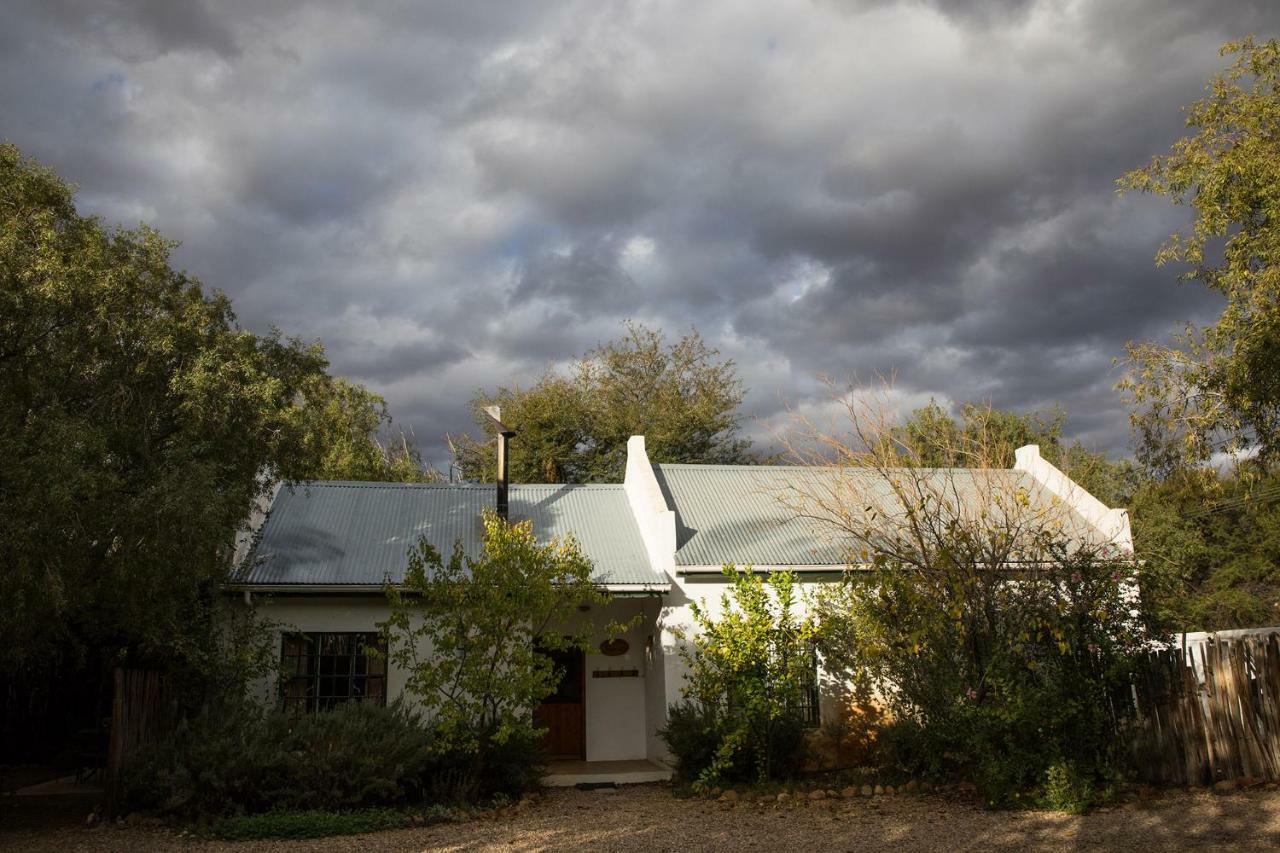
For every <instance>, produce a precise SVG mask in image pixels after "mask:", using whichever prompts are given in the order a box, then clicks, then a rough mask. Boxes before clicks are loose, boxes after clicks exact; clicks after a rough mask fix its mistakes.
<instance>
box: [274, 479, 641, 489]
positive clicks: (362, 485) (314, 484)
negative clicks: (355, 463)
mask: <svg viewBox="0 0 1280 853" xmlns="http://www.w3.org/2000/svg"><path fill="white" fill-rule="evenodd" d="M285 485H287V486H289V485H291V486H295V487H296V486H303V487H306V488H314V489H441V490H444V489H493V488H495V487H496V484H494V483H403V482H399V481H396V480H292V481H288V480H286V481H285ZM511 488H513V489H521V488H523V489H592V490H609V491H619V490H621V489H623V488H624V486H623V485H622V483H512V484H511Z"/></svg>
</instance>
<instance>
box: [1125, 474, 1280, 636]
mask: <svg viewBox="0 0 1280 853" xmlns="http://www.w3.org/2000/svg"><path fill="white" fill-rule="evenodd" d="M1277 497H1280V477H1277V476H1276V475H1275V474H1274V473H1266V472H1256V471H1255V472H1249V473H1244V474H1242V473H1240V472H1232V473H1225V474H1224V473H1219V472H1218V471H1216V470H1214V469H1211V468H1192V469H1188V470H1185V471H1181V472H1178V473H1176V474H1173V475H1171V476H1169V477H1166V478H1165V479H1163V480H1150V481H1147V482H1146V483H1144V485H1143V486H1142V487H1141V488H1140V489H1138V491H1137V492H1136V494H1135V495H1134V499H1133V502H1132V506H1131V515H1132V518H1133V528H1134V543H1135V546H1136V549H1137V555H1138V558H1139V559H1140V560H1141V561H1142V564H1143V567H1144V571H1143V575H1144V579H1143V597H1144V599H1146V600H1147V601H1148V602H1150V603H1151V605H1152V606H1153V607H1155V608H1157V609H1158V612H1159V614H1160V616H1161V618H1162V619H1163V620H1165V621H1167V622H1168V623H1169V624H1171V625H1172V626H1174V627H1175V628H1177V629H1178V630H1183V631H1216V630H1224V629H1228V628H1248V627H1256V626H1259V625H1272V624H1275V622H1276V619H1277V617H1280V568H1278V567H1280V502H1278V501H1277Z"/></svg>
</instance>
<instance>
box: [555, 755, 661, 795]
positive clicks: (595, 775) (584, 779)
mask: <svg viewBox="0 0 1280 853" xmlns="http://www.w3.org/2000/svg"><path fill="white" fill-rule="evenodd" d="M671 772H672V771H671V768H670V767H664V766H662V765H661V764H658V763H656V762H653V761H645V760H643V759H637V760H634V761H553V762H551V763H550V764H549V765H548V766H547V775H545V776H543V777H542V784H543V785H546V786H547V787H550V788H568V787H571V786H573V785H583V784H587V785H593V784H600V783H607V782H613V783H616V784H618V785H638V784H640V783H643V782H665V781H667V780H668V779H670V778H671Z"/></svg>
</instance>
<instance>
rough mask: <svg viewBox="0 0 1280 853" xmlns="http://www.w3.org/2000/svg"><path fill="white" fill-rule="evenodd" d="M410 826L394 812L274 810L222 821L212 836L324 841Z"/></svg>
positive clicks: (368, 810) (379, 810)
mask: <svg viewBox="0 0 1280 853" xmlns="http://www.w3.org/2000/svg"><path fill="white" fill-rule="evenodd" d="M406 823H407V818H406V815H405V814H404V813H403V812H399V811H396V810H394V809H364V810H361V811H354V812H328V811H318V810H311V811H301V812H290V811H270V812H264V813H262V814H255V815H237V816H235V817H228V818H222V819H221V820H218V821H216V822H215V823H214V824H213V825H212V826H210V828H209V831H208V834H209V835H210V836H211V837H213V838H218V839H221V840H223V841H252V840H254V839H259V838H324V837H326V836H330V835H359V834H360V833H364V832H377V831H379V830H382V829H397V828H399V827H402V826H405V824H406Z"/></svg>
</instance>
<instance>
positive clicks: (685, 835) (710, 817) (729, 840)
mask: <svg viewBox="0 0 1280 853" xmlns="http://www.w3.org/2000/svg"><path fill="white" fill-rule="evenodd" d="M1029 848H1030V849H1038V850H1091V851H1094V850H1119V851H1126V853H1138V851H1148V850H1152V851H1162V850H1167V851H1175V850H1177V851H1185V850H1224V851H1225V850H1276V849H1280V792H1275V791H1261V790H1254V791H1246V792H1238V793H1234V794H1230V795H1225V796H1219V795H1214V794H1210V793H1194V794H1189V793H1183V792H1171V793H1168V794H1164V795H1160V796H1157V797H1156V798H1154V799H1151V800H1147V801H1144V802H1134V803H1130V804H1128V805H1125V806H1121V807H1117V808H1115V809H1111V810H1108V811H1103V812H1098V813H1094V814H1091V815H1085V816H1079V817H1077V816H1071V815H1061V814H1050V813H1042V812H987V811H983V810H982V809H980V808H977V807H976V806H974V805H971V804H969V803H966V802H962V801H957V800H952V799H946V798H944V797H942V796H936V795H934V796H923V797H908V796H899V797H877V798H875V799H874V800H863V799H855V800H848V801H840V800H837V801H826V802H822V803H798V804H797V803H789V804H781V805H780V804H777V803H736V804H732V805H730V804H726V803H718V802H709V801H703V800H678V799H675V798H674V797H672V796H671V793H670V791H669V790H668V789H666V788H665V787H662V786H657V785H637V786H632V787H628V788H623V789H621V790H618V791H616V792H598V791H577V790H573V789H567V790H553V791H550V792H548V793H547V794H546V795H545V797H544V798H543V799H542V800H541V801H540V802H538V803H536V804H534V805H533V806H532V807H531V808H530V809H528V810H527V811H526V812H525V813H523V814H520V815H516V816H511V817H496V818H492V819H479V820H475V821H471V822H468V823H462V824H444V825H439V826H432V827H426V828H422V829H406V830H396V831H392V832H381V833H376V834H372V835H360V836H348V837H344V838H332V839H317V840H312V841H290V842H283V841H269V842H268V841H258V842H246V843H241V844H227V843H212V842H195V841H191V840H187V839H182V838H179V837H177V836H174V835H172V834H169V833H167V832H166V831H164V830H156V829H142V828H132V827H105V828H97V829H88V828H82V827H79V826H74V827H73V826H66V825H64V827H63V828H55V829H52V830H48V829H46V830H36V829H34V828H30V827H29V828H26V829H23V828H21V827H13V826H10V828H9V829H7V830H6V829H3V828H0V849H4V850H37V851H57V853H72V851H107V850H111V851H117V850H121V851H128V853H145V851H152V850H172V849H189V850H201V851H222V850H236V851H245V853H247V851H302V850H320V851H339V850H341V851H348V850H349V851H355V850H375V851H376V850H407V851H415V850H449V851H462V850H578V849H591V850H646V851H648V850H670V851H680V853H687V851H699V850H771V851H772V850H833V851H863V850H887V851H895V852H896V851H915V850H982V851H988V850H1025V849H1029Z"/></svg>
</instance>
